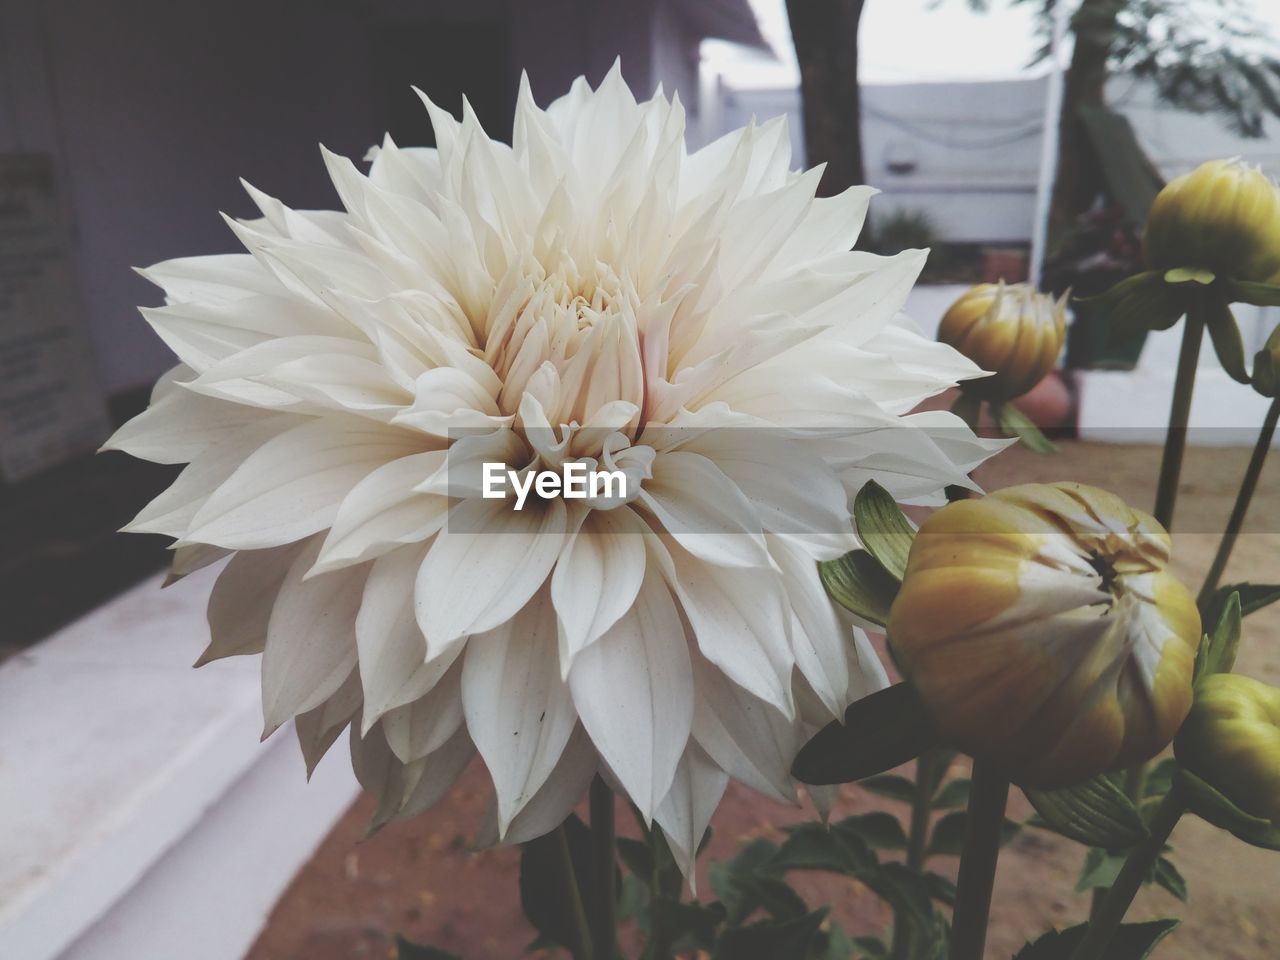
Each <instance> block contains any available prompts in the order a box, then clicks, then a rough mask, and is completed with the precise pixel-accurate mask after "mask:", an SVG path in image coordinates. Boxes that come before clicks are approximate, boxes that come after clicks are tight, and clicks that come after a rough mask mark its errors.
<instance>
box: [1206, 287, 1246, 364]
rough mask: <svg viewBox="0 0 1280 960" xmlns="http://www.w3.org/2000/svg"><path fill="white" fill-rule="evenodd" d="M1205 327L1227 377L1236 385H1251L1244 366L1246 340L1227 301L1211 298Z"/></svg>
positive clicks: (1207, 306) (1207, 304) (1207, 307)
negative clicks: (1241, 334)
mask: <svg viewBox="0 0 1280 960" xmlns="http://www.w3.org/2000/svg"><path fill="white" fill-rule="evenodd" d="M1205 325H1206V326H1207V327H1208V328H1209V339H1210V340H1211V341H1212V342H1213V351H1214V353H1216V354H1217V355H1218V362H1219V363H1221V364H1222V369H1223V370H1225V371H1227V376H1229V377H1230V378H1231V379H1232V380H1234V381H1236V383H1249V371H1248V370H1247V369H1246V368H1245V365H1244V340H1243V338H1242V337H1241V336H1240V326H1239V324H1237V323H1236V318H1235V316H1234V315H1233V314H1232V313H1231V307H1230V306H1229V305H1228V304H1227V302H1226V301H1225V300H1221V299H1218V298H1217V297H1213V296H1210V297H1209V298H1208V303H1206V304H1205Z"/></svg>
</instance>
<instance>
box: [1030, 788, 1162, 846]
mask: <svg viewBox="0 0 1280 960" xmlns="http://www.w3.org/2000/svg"><path fill="white" fill-rule="evenodd" d="M1023 792H1024V793H1025V794H1026V795H1027V799H1028V800H1029V801H1031V805H1032V806H1033V807H1035V810H1036V813H1038V814H1039V815H1040V819H1039V820H1037V821H1034V825H1035V826H1038V827H1044V828H1046V829H1049V830H1052V831H1054V832H1055V833H1060V834H1062V835H1063V836H1064V837H1068V838H1070V839H1072V840H1075V841H1076V842H1077V843H1083V844H1085V845H1086V846H1092V847H1102V848H1103V849H1106V850H1124V849H1128V848H1129V847H1132V846H1133V845H1135V844H1137V843H1139V842H1141V841H1142V840H1143V839H1145V838H1146V836H1147V827H1146V824H1145V823H1143V820H1142V814H1141V813H1139V812H1138V808H1137V806H1135V805H1134V802H1133V801H1132V800H1130V799H1129V798H1128V797H1127V796H1126V795H1125V792H1124V791H1123V790H1121V789H1120V787H1119V786H1118V785H1117V784H1116V782H1115V780H1114V779H1113V777H1112V775H1109V774H1103V775H1102V776H1098V777H1094V778H1093V779H1092V780H1086V781H1085V782H1084V783H1081V784H1077V785H1076V786H1074V787H1067V788H1066V789H1063V790H1024V791H1023Z"/></svg>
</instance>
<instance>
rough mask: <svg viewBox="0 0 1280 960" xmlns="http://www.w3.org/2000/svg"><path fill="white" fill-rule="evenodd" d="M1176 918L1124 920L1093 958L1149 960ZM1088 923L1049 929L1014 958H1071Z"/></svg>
mask: <svg viewBox="0 0 1280 960" xmlns="http://www.w3.org/2000/svg"><path fill="white" fill-rule="evenodd" d="M1178 923H1179V921H1177V920H1151V921H1149V922H1147V923H1123V924H1121V925H1120V928H1119V929H1118V930H1117V931H1116V935H1115V936H1114V937H1113V938H1112V939H1111V943H1110V944H1108V946H1107V949H1106V952H1105V953H1104V954H1103V955H1102V956H1101V957H1097V958H1090V960H1146V958H1147V957H1149V956H1151V951H1153V950H1155V948H1156V946H1157V945H1158V944H1159V943H1160V941H1161V940H1163V939H1164V938H1165V937H1167V936H1168V935H1169V933H1170V932H1171V931H1172V930H1173V928H1174V927H1176V926H1177V925H1178ZM1087 927H1088V924H1085V923H1081V924H1079V925H1077V926H1074V927H1071V928H1070V929H1067V930H1050V931H1049V932H1048V933H1046V934H1043V935H1042V936H1041V937H1039V939H1037V940H1036V941H1035V942H1034V943H1028V944H1027V945H1026V946H1025V947H1023V948H1022V949H1021V950H1019V951H1018V954H1017V956H1015V957H1014V958H1013V960H1069V958H1070V956H1071V951H1072V950H1074V949H1075V947H1076V944H1078V943H1079V942H1080V940H1081V938H1082V937H1083V936H1084V932H1085V930H1086V928H1087Z"/></svg>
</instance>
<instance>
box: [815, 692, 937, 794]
mask: <svg viewBox="0 0 1280 960" xmlns="http://www.w3.org/2000/svg"><path fill="white" fill-rule="evenodd" d="M939 744H940V740H939V737H938V731H937V729H936V728H935V727H934V724H933V720H932V719H931V718H930V716H929V711H928V709H927V708H926V707H925V705H924V702H923V701H921V699H920V695H919V694H918V693H916V691H915V689H914V688H913V687H912V686H911V685H910V684H909V683H895V684H894V685H893V686H891V687H888V688H886V689H884V690H879V691H877V692H876V693H873V694H871V695H870V696H868V697H863V698H862V699H861V700H855V701H854V702H853V703H851V704H850V705H849V709H847V710H846V711H845V713H844V720H843V721H839V720H837V721H835V722H833V723H829V724H827V725H826V726H825V727H823V728H822V729H821V730H819V731H818V732H817V733H816V734H814V736H813V738H812V739H810V740H809V742H808V743H806V744H805V745H804V746H803V747H801V748H800V752H799V753H798V754H797V755H796V759H795V762H794V763H793V764H792V765H791V774H792V776H794V777H795V778H796V779H797V780H799V781H800V782H801V783H811V784H833V783H851V782H852V781H854V780H861V779H863V778H864V777H871V776H875V775H876V774H878V773H884V772H885V771H887V770H892V769H893V768H894V767H897V766H901V765H902V764H904V763H906V762H907V761H909V760H914V759H915V758H916V757H918V756H920V754H922V753H924V751H926V750H928V749H929V748H930V747H936V746H938V745H939Z"/></svg>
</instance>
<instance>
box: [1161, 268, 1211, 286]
mask: <svg viewBox="0 0 1280 960" xmlns="http://www.w3.org/2000/svg"><path fill="white" fill-rule="evenodd" d="M1217 279H1218V275H1217V274H1216V273H1214V272H1213V271H1212V270H1207V269H1205V268H1204V267H1174V268H1173V269H1172V270H1166V271H1165V272H1164V282H1165V283H1175V284H1176V283H1198V284H1200V285H1201V286H1203V287H1207V286H1209V285H1210V284H1211V283H1213V281H1215V280H1217Z"/></svg>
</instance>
